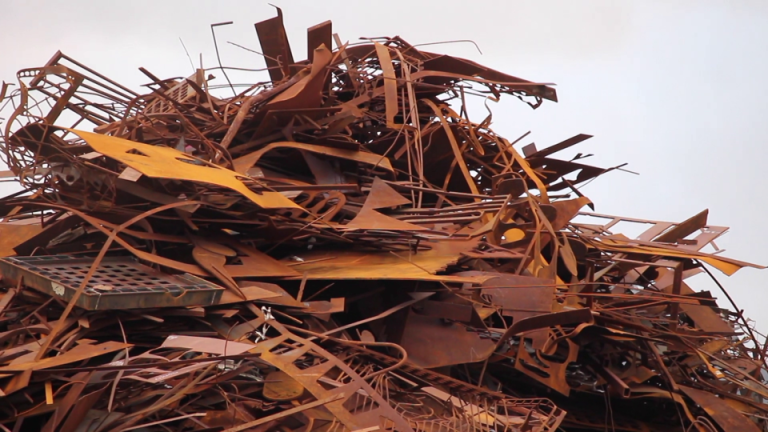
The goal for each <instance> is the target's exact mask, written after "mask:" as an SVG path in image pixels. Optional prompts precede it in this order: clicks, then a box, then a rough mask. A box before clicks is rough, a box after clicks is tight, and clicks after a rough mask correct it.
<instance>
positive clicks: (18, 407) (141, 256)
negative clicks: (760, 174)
mask: <svg viewBox="0 0 768 432" xmlns="http://www.w3.org/2000/svg"><path fill="white" fill-rule="evenodd" d="M283 19H284V18H283V15H282V12H281V11H280V10H279V9H278V12H277V16H276V17H274V18H271V19H267V20H264V21H261V22H259V23H257V24H256V25H255V27H256V34H257V36H258V38H259V42H260V44H261V48H262V53H263V54H264V57H265V63H266V65H267V68H268V69H267V74H268V76H269V79H268V81H266V82H262V83H254V82H246V83H232V82H230V80H229V77H228V76H227V75H226V73H225V70H226V69H220V68H214V69H211V70H203V69H198V70H196V71H195V73H194V74H193V75H191V76H188V77H185V78H172V79H161V78H158V77H156V76H155V75H153V74H152V72H150V71H149V70H148V69H145V68H140V71H141V72H142V73H143V74H144V75H145V76H146V77H147V78H148V79H149V80H150V83H149V85H148V86H147V87H148V89H149V90H146V89H144V90H141V91H138V90H131V89H129V88H127V87H125V86H123V85H121V84H119V83H117V82H115V81H113V80H111V79H109V78H108V77H106V76H104V75H102V74H100V73H98V72H96V71H95V70H94V69H91V68H89V67H87V66H85V65H83V64H82V63H80V62H78V61H77V60H75V59H73V58H71V57H69V56H67V55H65V54H63V53H60V52H59V53H56V54H55V55H54V56H53V57H52V58H51V59H50V60H49V61H48V62H47V63H46V64H45V65H43V66H40V67H33V68H27V69H23V70H21V71H20V72H19V73H18V75H17V78H18V82H19V83H18V86H16V87H12V86H5V85H4V86H3V88H2V91H0V94H2V96H3V99H2V104H1V105H0V114H2V115H0V118H4V119H5V123H4V124H3V125H2V128H0V130H1V131H2V135H1V138H2V139H1V140H0V150H2V152H1V154H2V157H3V162H4V163H5V164H6V165H7V168H8V170H9V171H7V172H6V171H3V172H2V173H0V175H1V176H2V177H4V178H8V177H15V178H16V179H17V180H18V182H19V185H20V187H21V188H22V191H21V192H19V193H16V194H12V195H9V196H7V197H5V198H1V199H0V295H1V297H0V402H1V403H0V428H2V429H3V430H13V431H22V430H44V431H51V432H53V431H72V432H74V431H91V432H95V431H113V430H114V431H128V430H144V431H178V432H184V431H193V430H204V431H222V430H226V431H238V430H258V431H271V430H281V431H286V432H287V431H318V432H335V431H339V432H341V431H366V432H367V431H371V432H373V431H377V430H378V431H384V430H391V431H395V430H396V431H424V432H454V431H455V432H459V431H461V432H464V431H483V432H489V431H505V432H506V431H509V432H555V431H588V430H592V431H605V430H616V431H619V430H621V431H657V430H660V431H666V430H668V431H686V432H687V431H689V430H699V431H707V432H709V431H716V430H723V431H726V432H732V431H743V430H765V429H766V428H768V404H765V403H764V401H765V400H768V383H767V382H766V377H767V376H768V373H766V366H768V364H766V349H768V344H766V341H765V338H764V337H763V336H761V335H760V334H759V333H758V332H757V331H756V330H755V329H754V323H753V322H751V321H749V320H747V319H746V317H744V316H743V315H742V311H741V310H740V309H739V308H738V307H737V306H736V304H735V303H733V301H732V299H731V298H730V297H729V296H728V293H727V292H725V289H724V288H723V295H725V296H726V298H727V299H728V301H729V302H730V304H729V305H728V307H727V308H726V307H722V306H721V305H719V303H718V301H717V299H716V298H715V296H716V295H719V294H716V293H710V292H708V291H697V289H696V286H695V284H694V282H695V281H696V280H695V279H692V277H693V276H695V275H699V274H706V275H708V276H710V277H712V278H713V279H714V277H715V276H714V273H713V272H712V271H711V270H710V267H711V268H714V269H717V270H718V271H720V272H722V273H724V274H726V275H732V274H734V273H735V272H737V271H738V270H740V269H741V268H743V267H757V268H761V267H760V266H757V265H754V264H750V263H746V262H742V261H737V260H733V259H729V258H726V257H723V256H722V255H721V254H720V253H719V252H721V250H720V248H719V247H718V246H717V244H716V243H715V240H718V239H719V238H720V237H721V236H722V235H723V234H725V232H726V231H727V228H726V227H721V226H714V225H709V217H710V215H709V212H708V211H707V210H705V211H702V212H700V213H698V214H696V215H694V216H692V217H690V218H688V219H687V220H685V221H683V222H679V223H677V222H669V221H656V220H645V219H638V218H632V217H624V216H610V215H604V214H599V213H594V204H593V203H592V201H591V200H590V199H589V198H587V197H586V196H584V195H583V194H582V192H581V191H580V190H579V186H580V185H583V184H585V183H586V182H588V181H591V180H593V179H595V178H597V177H599V176H602V175H605V174H606V173H608V172H611V171H614V170H616V168H620V167H621V166H619V167H615V168H608V169H605V168H601V167H593V166H588V165H585V164H583V163H581V162H582V160H581V159H582V158H579V157H578V156H577V158H575V159H567V158H558V154H560V152H563V151H564V150H567V149H570V148H571V147H573V146H575V145H577V144H579V143H580V142H582V141H584V140H586V139H588V138H591V136H590V135H586V134H579V135H576V136H574V137H572V138H569V139H566V140H564V141H562V142H560V143H557V144H554V145H552V146H549V147H545V148H541V149H539V148H537V146H536V145H533V144H529V143H526V142H523V141H522V140H523V139H525V138H526V136H527V134H526V135H524V136H523V137H520V138H518V139H514V140H510V139H506V138H504V137H502V136H500V135H498V134H497V133H496V132H494V130H493V129H491V127H490V119H491V117H490V116H489V117H488V118H487V119H485V120H482V119H479V120H473V119H470V118H469V117H468V116H467V112H466V107H467V106H466V99H467V98H470V97H474V96H480V97H481V98H484V97H491V98H493V99H494V100H499V98H506V97H508V96H514V97H516V98H518V99H521V100H523V101H524V102H526V103H528V104H529V105H530V106H531V107H533V108H537V107H538V106H540V105H541V104H542V103H543V102H544V101H545V100H547V101H557V95H556V92H555V90H554V88H553V87H552V86H550V85H548V84H546V83H537V82H531V81H526V80H523V79H520V78H517V77H514V76H512V75H507V74H505V73H502V72H499V71H495V70H493V69H490V68H487V67H485V66H482V65H479V64H477V63H475V62H473V61H470V60H466V59H460V58H457V57H452V56H447V55H442V54H437V53H431V52H427V51H423V50H421V49H419V48H417V46H414V45H411V44H409V43H408V42H406V41H405V40H403V39H402V38H400V37H393V38H374V39H366V40H363V41H362V42H359V43H343V42H342V40H341V37H340V36H339V35H337V34H334V33H333V27H332V24H331V22H330V21H326V22H323V23H320V24H318V25H316V26H313V27H310V28H309V29H308V30H307V41H308V46H307V58H306V59H303V60H297V59H295V58H294V57H293V56H294V55H298V54H297V53H296V52H294V51H293V50H292V49H291V46H290V43H289V39H288V35H287V33H286V30H285V27H284V22H283ZM223 24H225V23H221V24H218V25H223ZM215 26H216V25H214V26H212V28H213V27H215ZM214 42H215V41H214ZM220 66H221V65H220ZM222 68H223V67H222ZM219 70H220V71H221V72H222V73H223V74H224V76H225V78H226V81H227V83H226V84H224V85H222V86H219V85H217V82H216V81H214V80H215V77H214V75H213V74H212V73H209V72H214V71H215V72H216V73H218V71H219ZM235 84H237V85H235ZM237 89H245V90H237ZM238 91H239V93H238ZM233 93H234V95H233ZM478 121H479V122H478ZM566 177H568V178H566ZM586 206H588V207H590V209H591V210H592V211H593V212H586V211H583V210H585V209H584V207H586ZM624 224H642V225H645V230H644V231H643V232H642V233H641V234H640V235H639V236H638V237H637V238H629V237H627V236H625V235H623V234H622V232H621V231H622V229H621V227H622V226H623V225H624ZM706 250H714V251H715V253H707V252H704V251H706ZM715 282H716V285H717V286H718V287H720V288H722V285H721V284H720V283H719V281H717V280H715Z"/></svg>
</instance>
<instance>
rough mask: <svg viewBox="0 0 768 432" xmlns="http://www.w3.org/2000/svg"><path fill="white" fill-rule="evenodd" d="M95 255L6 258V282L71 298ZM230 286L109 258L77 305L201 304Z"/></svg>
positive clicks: (2, 268)
mask: <svg viewBox="0 0 768 432" xmlns="http://www.w3.org/2000/svg"><path fill="white" fill-rule="evenodd" d="M92 264H93V258H79V257H73V256H69V255H49V256H32V257H8V258H2V259H0V273H2V276H3V280H4V281H5V282H6V283H12V284H16V283H18V280H19V278H20V277H23V278H24V285H25V286H28V287H30V288H34V289H36V290H39V291H42V292H44V293H46V294H50V295H52V296H56V297H58V298H61V299H63V300H64V301H69V300H70V299H71V298H72V297H73V296H74V293H75V291H76V290H77V288H78V287H79V286H80V284H81V283H82V282H83V279H84V278H85V275H86V274H87V273H88V271H89V270H90V268H91V265H92ZM223 290H224V288H222V287H220V286H218V285H216V284H213V283H211V282H208V281H206V280H204V279H200V278H198V277H196V276H193V275H190V274H183V275H169V274H165V273H162V272H159V271H157V270H155V269H153V268H151V267H148V266H145V265H143V264H140V263H138V262H137V261H136V260H134V259H132V258H126V257H106V258H104V260H102V262H101V264H100V265H99V267H98V269H97V270H96V271H95V272H94V274H93V276H92V277H91V279H90V280H89V281H88V285H87V286H86V287H85V290H84V291H83V295H81V296H80V298H79V299H78V301H77V306H80V307H82V308H84V309H88V310H97V309H98V310H105V309H141V308H156V307H171V306H201V305H210V304H214V303H217V302H218V301H219V298H221V293H222V292H223Z"/></svg>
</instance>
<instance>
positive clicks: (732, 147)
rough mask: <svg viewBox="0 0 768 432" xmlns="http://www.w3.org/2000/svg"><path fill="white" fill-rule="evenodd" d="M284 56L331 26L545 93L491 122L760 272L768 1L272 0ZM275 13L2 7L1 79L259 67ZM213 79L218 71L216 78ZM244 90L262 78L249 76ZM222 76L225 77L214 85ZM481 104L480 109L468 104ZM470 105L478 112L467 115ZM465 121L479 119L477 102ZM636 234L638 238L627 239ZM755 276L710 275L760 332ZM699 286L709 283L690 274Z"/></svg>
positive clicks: (230, 5)
mask: <svg viewBox="0 0 768 432" xmlns="http://www.w3.org/2000/svg"><path fill="white" fill-rule="evenodd" d="M273 3H275V4H277V5H278V6H280V7H282V9H283V13H284V18H285V25H286V29H287V32H288V36H289V38H290V41H291V44H292V48H293V53H294V57H295V58H296V59H301V58H304V53H306V28H307V27H310V26H312V25H315V24H318V23H320V22H322V21H325V20H332V21H333V30H334V32H337V33H339V35H340V36H341V39H342V40H343V41H352V42H354V41H356V40H357V38H359V37H375V36H394V35H399V36H401V37H403V38H404V39H405V40H407V41H409V42H411V43H413V44H419V43H428V42H438V41H449V40H459V39H472V40H474V41H475V42H476V43H477V45H478V46H479V47H480V49H481V50H482V54H480V53H479V52H478V51H477V49H476V48H475V47H474V46H473V45H471V44H467V43H457V44H447V45H436V46H430V47H425V48H424V49H428V50H431V51H435V52H444V53H447V54H451V55H457V56H462V57H465V58H470V59H472V60H475V61H478V62H480V63H482V64H485V65H488V66H490V67H493V68H496V69H499V70H502V71H504V72H507V73H510V74H512V75H515V76H519V77H521V78H525V79H528V80H531V81H536V82H552V83H556V84H557V91H558V96H559V99H560V102H559V103H557V104H555V103H545V104H544V105H543V106H542V107H541V108H539V109H538V110H535V111H534V110H531V109H530V108H528V107H527V106H526V105H524V104H522V103H519V102H517V101H516V100H515V99H512V98H508V99H507V100H506V101H505V100H503V99H502V103H500V104H491V106H492V109H493V111H494V117H493V118H494V124H493V127H494V129H496V130H497V131H498V132H499V133H501V134H502V135H504V136H506V137H508V138H510V139H512V138H516V137H517V136H519V135H521V134H522V133H525V132H527V131H529V130H530V131H532V133H531V135H529V138H531V139H530V140H528V141H526V142H525V143H524V144H527V143H529V142H530V141H534V142H535V143H536V145H537V147H538V148H539V149H541V148H544V147H547V146H549V145H552V144H554V143H557V142H559V141H561V140H563V139H566V138H569V137H571V136H573V135H576V134H578V133H588V134H591V135H594V136H595V137H594V138H592V139H591V140H588V141H586V142H584V143H582V144H580V145H579V146H578V147H576V148H573V149H570V150H568V151H565V152H563V153H562V154H560V155H559V156H561V157H571V156H573V155H574V154H575V153H577V152H582V153H585V154H586V153H594V154H595V156H594V157H592V158H590V159H586V160H585V161H584V162H585V163H591V164H595V165H599V166H614V165H618V164H620V163H623V162H629V166H628V167H627V168H628V169H631V170H633V171H637V172H639V173H640V174H641V175H640V176H635V175H632V174H626V173H621V172H613V173H609V174H608V175H606V176H604V177H602V178H599V179H598V180H596V181H594V182H592V183H591V184H589V185H588V186H586V187H584V188H583V192H584V193H585V194H586V195H588V196H589V197H590V198H591V199H592V200H593V201H594V202H595V204H596V207H597V211H598V212H600V213H609V214H617V215H624V216H632V217H638V218H648V219H656V220H669V221H681V220H684V219H686V218H688V217H690V216H692V215H694V214H696V213H698V212H699V211H701V210H703V209H705V208H708V209H709V210H710V218H709V223H710V224H711V225H725V226H730V227H731V232H730V233H729V234H727V235H726V236H725V237H724V238H722V239H721V240H719V241H717V243H718V245H719V246H720V247H722V248H725V249H727V251H726V252H725V254H726V255H727V256H730V257H733V258H737V259H742V260H746V261H751V262H755V263H758V264H768V248H766V246H764V244H765V243H766V242H768V234H766V231H763V229H764V227H765V225H766V223H765V221H764V219H763V216H762V213H761V211H762V210H763V208H764V207H765V206H764V204H763V201H764V200H765V199H766V193H765V190H766V188H765V187H764V184H763V183H764V182H765V181H766V179H765V177H766V171H768V167H766V166H765V164H766V161H767V160H768V159H767V158H766V156H768V147H766V137H768V121H766V114H768V98H766V96H768V94H767V93H768V84H767V83H766V77H768V2H767V1H763V0H754V1H751V0H738V1H726V0H723V1H715V0H707V1H702V0H692V1H669V0H667V1H651V0H642V1H634V2H629V1H578V2H577V1H569V0H563V1H544V2H543V1H530V2H521V1H515V0H506V1H484V0H473V1H450V0H443V1H425V0H422V1H419V0H410V1H397V0H389V1H386V2H382V1H376V2H372V1H371V2H368V1H363V0H358V1H320V0H314V1H309V0H307V1H295V0H293V1H285V0H283V1H280V0H273ZM274 15H275V10H274V8H272V7H271V6H269V5H268V4H267V3H266V2H260V1H202V0H200V1H198V0H195V1H160V0H153V1H145V0H132V1H126V2H111V1H72V0H69V1H66V2H63V1H55V0H49V1H35V0H26V1H20V0H3V1H2V12H0V56H2V57H0V79H4V80H6V81H10V82H15V73H16V71H17V70H18V69H21V68H27V67H34V66H42V65H43V64H44V63H45V62H46V61H47V60H48V59H49V58H50V57H51V56H52V55H53V54H54V53H55V52H56V50H61V51H63V52H64V53H66V54H68V55H70V56H72V57H74V58H76V59H78V60H80V61H81V62H82V63H85V64H87V65H89V66H91V67H92V68H94V69H96V70H98V71H100V72H102V73H104V74H106V75H107V76H109V77H111V78H113V79H115V80H117V81H119V82H121V83H123V84H126V85H127V86H129V87H132V88H137V89H138V86H139V85H141V84H144V83H146V82H147V79H146V78H145V77H144V75H142V74H141V73H140V72H139V71H138V67H140V66H144V67H146V68H147V69H149V70H150V71H151V72H153V73H154V74H155V75H157V76H159V77H161V78H166V77H174V76H187V75H189V74H190V73H191V66H190V60H189V59H188V57H187V55H186V54H185V52H184V49H183V48H182V45H181V43H180V42H179V39H180V38H181V40H183V41H184V44H185V45H186V47H187V49H188V51H189V53H190V56H191V57H192V59H193V60H194V62H195V64H196V65H198V64H199V55H200V54H201V53H202V56H203V64H204V66H205V67H211V66H214V65H215V62H216V57H215V52H214V50H213V43H212V40H211V32H210V27H209V25H210V24H212V23H217V22H222V21H234V24H233V25H230V26H226V27H220V28H219V29H218V30H217V38H218V41H219V47H220V52H221V56H222V60H223V62H224V64H226V65H229V66H238V67H247V68H261V67H264V63H263V60H262V59H261V58H260V57H259V56H257V55H255V54H252V53H249V52H246V51H244V50H242V49H240V48H237V47H234V46H232V45H229V44H227V43H226V42H227V41H232V42H235V43H238V44H240V45H243V46H246V47H249V48H253V49H257V50H258V48H259V44H258V40H257V38H256V32H255V30H254V27H253V23H255V22H258V21H261V20H264V19H267V18H271V17H272V16H274ZM220 78H221V77H220ZM252 79H253V80H254V81H256V80H262V79H263V76H255V77H253V78H252ZM222 82H223V80H222ZM479 106H482V105H479ZM473 109H474V106H473ZM469 114H470V116H475V118H477V119H482V118H483V117H484V115H485V113H484V112H480V111H479V109H474V111H473V110H470V112H469ZM631 234H635V233H631ZM766 272H767V271H759V270H752V269H744V270H741V271H740V272H739V273H737V274H736V275H735V276H733V277H731V278H726V277H725V276H723V275H720V274H719V273H717V271H715V273H716V274H718V276H719V277H720V279H721V281H722V282H723V283H724V284H725V286H726V288H727V289H728V290H729V292H730V293H731V295H732V296H733V297H734V298H735V299H736V302H737V304H738V305H739V306H740V307H741V308H743V309H745V310H746V314H747V315H748V316H750V317H752V318H754V319H756V320H757V321H758V323H759V324H758V327H759V328H760V329H762V330H763V331H768V310H766V308H765V307H764V306H765V305H768V286H765V284H764V283H763V282H762V279H763V278H765V277H766V276H768V273H766ZM691 282H692V286H693V288H694V289H696V290H700V289H711V290H712V292H713V294H714V295H715V296H717V297H718V298H720V305H721V306H727V301H726V300H725V298H724V297H723V296H722V295H721V294H719V293H718V292H717V289H716V288H715V287H713V286H712V285H711V284H709V283H707V281H705V280H703V279H702V278H700V277H696V278H694V279H693V280H692V281H691Z"/></svg>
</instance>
